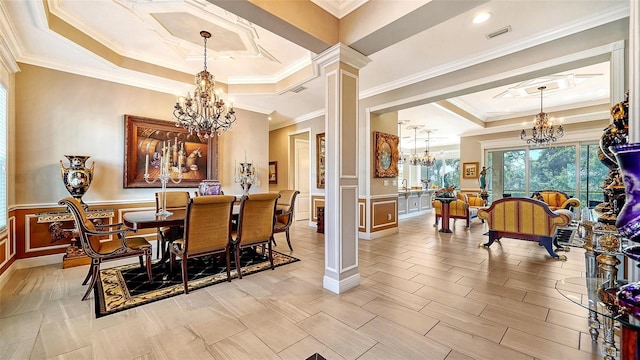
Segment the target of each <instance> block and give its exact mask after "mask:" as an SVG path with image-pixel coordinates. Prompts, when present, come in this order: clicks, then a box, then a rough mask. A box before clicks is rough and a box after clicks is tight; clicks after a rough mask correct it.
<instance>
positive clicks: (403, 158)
mask: <svg viewBox="0 0 640 360" xmlns="http://www.w3.org/2000/svg"><path fill="white" fill-rule="evenodd" d="M409 121H411V120H400V121H398V165H404V163H405V162H406V161H407V157H406V156H405V154H404V153H403V152H402V125H404V124H407V123H409Z"/></svg>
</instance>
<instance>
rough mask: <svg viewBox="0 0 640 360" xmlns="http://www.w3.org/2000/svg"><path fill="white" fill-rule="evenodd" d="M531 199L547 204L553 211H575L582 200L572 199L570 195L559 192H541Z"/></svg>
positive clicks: (537, 192) (534, 194) (535, 193)
mask: <svg viewBox="0 0 640 360" xmlns="http://www.w3.org/2000/svg"><path fill="white" fill-rule="evenodd" d="M531 198H533V199H538V200H542V201H544V202H546V203H547V204H548V205H549V208H550V209H551V210H558V209H567V210H573V209H574V208H579V207H580V200H578V199H576V198H573V197H572V198H570V197H569V195H567V194H565V193H563V192H562V191H558V190H541V191H536V192H534V193H533V195H531Z"/></svg>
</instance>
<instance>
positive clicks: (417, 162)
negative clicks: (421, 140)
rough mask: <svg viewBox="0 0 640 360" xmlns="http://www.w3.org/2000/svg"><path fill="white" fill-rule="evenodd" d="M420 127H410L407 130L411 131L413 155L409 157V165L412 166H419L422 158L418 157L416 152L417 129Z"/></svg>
mask: <svg viewBox="0 0 640 360" xmlns="http://www.w3.org/2000/svg"><path fill="white" fill-rule="evenodd" d="M421 127H422V126H420V125H413V126H410V127H409V129H413V155H411V157H410V159H409V165H412V166H420V165H421V163H422V158H421V157H420V155H418V153H417V151H416V143H417V142H418V137H417V135H418V129H419V128H421Z"/></svg>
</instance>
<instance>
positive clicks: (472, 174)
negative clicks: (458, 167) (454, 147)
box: [462, 162, 480, 179]
mask: <svg viewBox="0 0 640 360" xmlns="http://www.w3.org/2000/svg"><path fill="white" fill-rule="evenodd" d="M479 165H480V163H479V162H466V163H462V178H463V179H477V178H478V175H479V173H478V166H479Z"/></svg>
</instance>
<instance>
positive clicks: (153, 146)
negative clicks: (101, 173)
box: [123, 115, 217, 188]
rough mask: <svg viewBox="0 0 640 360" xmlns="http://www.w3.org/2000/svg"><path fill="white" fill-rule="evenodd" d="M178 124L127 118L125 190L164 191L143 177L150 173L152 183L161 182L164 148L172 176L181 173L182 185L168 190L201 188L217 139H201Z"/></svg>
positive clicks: (178, 184) (170, 185) (207, 175)
mask: <svg viewBox="0 0 640 360" xmlns="http://www.w3.org/2000/svg"><path fill="white" fill-rule="evenodd" d="M175 124H176V123H175V122H173V121H166V120H157V119H149V118H144V117H139V116H133V115H125V116H124V183H123V186H124V187H125V188H160V187H162V184H161V182H160V180H159V179H158V180H156V181H155V182H153V183H151V184H149V183H147V182H146V181H145V179H144V174H145V172H146V171H148V173H149V179H156V178H158V175H159V174H160V165H161V164H160V157H161V156H162V154H163V148H164V149H166V150H165V152H166V153H167V154H168V156H167V158H168V161H169V163H170V168H171V171H172V173H173V174H176V172H177V171H181V172H182V181H180V182H179V183H177V184H176V183H174V182H173V181H169V182H167V187H198V184H199V183H200V182H201V181H202V180H205V179H208V178H209V176H210V175H211V169H210V161H209V160H210V159H209V158H210V157H212V154H211V153H210V149H209V147H210V146H211V145H212V144H213V142H214V141H217V137H215V136H214V137H213V138H211V139H201V138H199V137H198V136H197V135H194V134H189V132H188V131H187V130H185V129H183V128H178V127H176V125H175ZM210 142H211V143H210ZM214 148H215V147H214ZM213 156H215V155H213Z"/></svg>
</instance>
